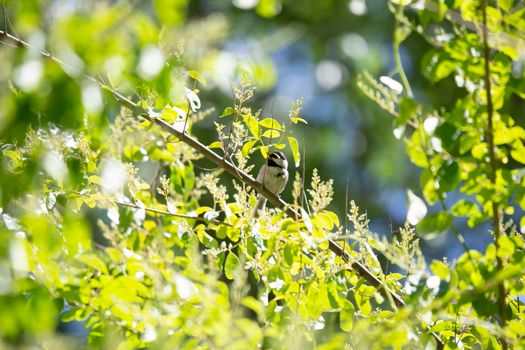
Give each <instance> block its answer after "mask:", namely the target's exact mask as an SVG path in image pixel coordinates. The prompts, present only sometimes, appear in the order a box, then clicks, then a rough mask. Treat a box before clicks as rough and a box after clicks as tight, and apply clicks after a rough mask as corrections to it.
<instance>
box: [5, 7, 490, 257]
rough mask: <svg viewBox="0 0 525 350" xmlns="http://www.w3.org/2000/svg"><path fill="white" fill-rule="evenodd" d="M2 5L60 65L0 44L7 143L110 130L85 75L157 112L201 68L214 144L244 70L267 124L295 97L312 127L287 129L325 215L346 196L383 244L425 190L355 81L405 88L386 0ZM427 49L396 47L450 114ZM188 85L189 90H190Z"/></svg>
mask: <svg viewBox="0 0 525 350" xmlns="http://www.w3.org/2000/svg"><path fill="white" fill-rule="evenodd" d="M6 8H7V10H8V14H9V19H10V23H6V20H5V19H2V22H3V24H2V28H8V30H9V31H10V32H11V33H13V34H15V35H19V36H20V37H21V38H24V39H25V40H26V41H28V42H29V43H30V44H31V45H32V46H34V47H35V48H37V49H43V50H48V51H49V52H51V53H53V54H54V55H56V56H57V57H59V58H60V59H61V60H63V61H64V62H66V66H65V69H63V68H61V67H60V66H59V65H58V64H56V63H55V62H52V61H50V60H47V59H45V58H43V57H42V56H41V55H40V54H39V53H38V52H37V51H35V50H17V49H14V48H12V47H10V46H11V45H12V44H3V45H0V80H1V81H0V138H1V139H3V140H4V141H9V142H16V140H21V139H22V138H23V137H24V135H25V132H26V131H27V127H28V126H29V125H32V127H33V128H38V125H47V123H54V124H57V125H60V126H61V127H65V128H77V127H78V126H79V125H82V124H84V125H88V124H89V126H90V127H91V128H100V134H101V135H103V134H104V133H105V132H107V131H103V130H107V125H108V123H109V122H110V121H111V120H112V119H113V118H114V117H115V115H116V114H117V112H118V108H117V105H116V104H115V103H113V101H112V100H111V97H110V96H109V95H104V93H103V92H102V91H101V90H100V89H99V88H98V87H97V86H96V85H94V84H93V83H92V82H90V81H89V80H88V79H86V78H84V77H83V76H82V73H83V72H85V73H87V74H90V75H94V76H96V77H100V78H101V79H104V81H106V82H107V83H109V84H111V85H112V86H114V87H116V88H117V89H118V90H119V91H121V92H124V93H125V94H126V95H128V96H131V97H132V98H134V99H135V100H136V99H137V96H138V95H141V96H145V95H154V97H155V100H156V101H157V107H159V108H160V107H163V106H164V105H165V104H167V103H171V102H172V101H173V99H177V98H180V97H177V96H176V94H175V91H178V90H177V88H176V87H177V86H178V84H180V81H181V80H185V79H186V78H187V77H185V76H184V72H185V70H186V69H187V70H195V71H199V72H200V73H201V75H202V77H203V78H204V80H205V81H206V85H205V86H204V85H203V84H198V83H197V84H196V85H195V87H196V88H198V89H199V90H200V92H199V96H200V99H201V101H202V105H203V110H208V112H209V113H210V117H209V118H207V119H205V120H203V121H201V122H199V123H198V124H196V125H195V126H194V129H193V133H194V134H195V135H197V136H198V138H199V139H201V140H203V141H204V142H206V143H211V142H212V141H213V140H215V139H216V132H215V130H214V126H213V121H214V120H216V116H218V115H220V114H221V113H222V111H223V109H224V108H225V107H227V106H232V105H233V102H232V98H233V97H232V90H231V86H230V83H231V82H237V81H238V80H239V77H240V75H241V74H243V73H247V74H248V75H249V76H251V77H252V78H253V80H254V83H255V86H256V94H255V97H254V99H252V100H251V101H250V103H249V106H250V107H252V108H254V109H259V108H262V112H261V113H262V116H264V117H275V118H276V119H277V120H278V121H285V120H287V113H288V110H289V108H290V104H291V103H292V102H293V101H295V100H298V99H302V100H303V106H304V109H303V113H302V117H303V118H304V119H306V120H307V121H308V125H307V126H303V125H298V126H296V127H295V128H294V130H293V132H294V135H295V136H296V137H297V139H298V140H299V142H300V147H301V148H300V151H301V153H303V152H304V154H305V159H303V162H302V164H301V166H303V164H304V165H305V167H306V169H305V170H306V174H307V178H309V176H310V175H311V173H312V170H313V169H314V168H317V169H318V170H319V173H320V175H321V177H322V178H323V179H329V178H332V179H333V180H334V190H335V198H334V201H333V203H332V205H331V207H330V209H331V210H333V211H335V212H336V213H337V214H339V215H340V217H342V215H343V213H344V211H345V198H346V197H348V199H353V200H354V201H355V202H356V203H357V205H358V206H359V207H360V209H361V211H363V212H366V213H367V214H368V217H369V219H370V220H371V230H372V231H374V232H377V233H380V234H384V235H388V236H390V235H391V233H392V231H395V230H396V229H397V228H398V227H399V226H403V225H404V222H405V219H406V212H407V206H406V190H407V189H411V190H413V191H414V192H415V193H416V194H420V184H419V174H420V172H419V170H418V169H417V168H416V167H415V166H413V165H412V164H411V163H410V162H409V160H408V157H407V155H406V154H405V150H404V145H403V142H402V141H400V140H397V139H396V138H395V137H394V135H393V132H392V130H393V120H392V117H391V116H390V115H389V114H388V113H386V112H384V111H383V110H381V109H380V108H379V107H377V106H376V104H375V103H374V102H373V101H371V100H370V99H368V98H367V97H366V96H365V95H364V94H363V93H362V92H361V91H360V90H359V89H358V88H357V85H356V78H357V74H358V73H359V72H362V71H364V70H367V71H369V72H370V73H371V74H372V75H373V76H375V77H379V76H383V75H386V76H391V77H392V78H393V79H397V80H399V79H398V77H397V76H396V74H395V66H394V61H393V53H392V40H393V30H394V18H393V15H392V14H391V13H390V11H389V10H388V7H387V5H386V3H385V2H383V1H372V0H368V1H366V0H323V1H318V0H303V1H286V0H156V1H140V0H135V1H132V0H127V1H116V0H115V1H110V0H98V1H80V0H77V1H75V0H45V1H44V0H24V1H7V2H6ZM429 48H430V46H429V45H428V44H427V43H426V42H425V41H424V40H423V39H422V38H420V37H417V36H415V35H413V36H411V37H410V38H409V39H408V40H407V41H406V42H405V43H404V44H403V46H402V50H401V57H402V60H403V65H404V67H405V70H406V73H407V75H408V79H409V81H410V82H411V85H412V88H413V90H414V94H415V96H416V98H417V99H419V100H422V101H424V102H427V103H432V104H435V106H440V105H445V106H450V105H451V104H452V103H453V101H454V100H455V98H456V97H457V96H454V94H453V90H451V89H447V81H446V80H445V81H444V82H443V83H440V85H439V86H436V85H430V84H429V83H428V81H427V80H426V79H425V78H424V77H423V75H422V74H420V62H421V59H422V56H423V54H424V53H425V52H426V51H427V50H428V49H429ZM183 67H184V69H183ZM64 70H65V74H64V73H63V71H64ZM188 80H189V79H186V82H187V83H188V84H189V85H188V86H191V85H192V84H195V82H194V81H191V82H188ZM86 121H87V122H86ZM96 130H99V129H96ZM96 130H92V131H94V132H95V133H96V132H97V131H96ZM288 156H289V157H290V158H291V154H290V153H289V152H288ZM256 157H259V154H258V153H254V156H252V158H256ZM253 161H254V162H256V163H258V164H259V163H260V162H261V159H253ZM202 165H203V166H206V164H205V163H204V162H203V164H202ZM291 167H292V165H291ZM290 170H292V172H293V171H294V170H295V169H290ZM296 170H297V171H302V168H299V169H296ZM2 185H3V186H4V184H2ZM347 188H348V193H347V191H346V190H347ZM289 189H290V187H289V188H288V191H285V193H284V194H283V197H284V199H285V200H286V199H290V193H289ZM452 196H454V194H452ZM3 200H4V202H5V201H6V200H7V197H6V195H5V194H4V198H3ZM432 210H433V209H432V208H430V210H429V211H430V212H432ZM457 225H458V228H459V230H460V231H461V232H462V233H463V234H464V236H465V238H466V241H467V244H468V245H469V247H471V248H475V249H482V248H483V247H484V245H485V244H486V243H487V242H488V241H489V240H490V237H489V236H488V234H487V228H488V227H483V226H482V227H478V228H477V229H476V230H472V229H469V228H467V227H466V224H465V222H463V221H458V222H457ZM423 248H424V252H425V255H426V257H427V259H432V258H441V257H443V256H448V257H449V258H455V257H457V256H459V255H460V254H461V253H462V248H461V247H460V245H459V244H458V242H457V239H456V238H455V237H454V236H453V234H451V233H447V234H446V235H442V236H440V237H439V238H437V239H434V240H429V241H425V242H423Z"/></svg>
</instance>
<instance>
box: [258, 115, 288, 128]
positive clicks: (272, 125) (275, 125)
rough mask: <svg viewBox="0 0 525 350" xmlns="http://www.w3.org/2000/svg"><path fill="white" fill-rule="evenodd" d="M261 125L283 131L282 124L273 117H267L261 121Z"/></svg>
mask: <svg viewBox="0 0 525 350" xmlns="http://www.w3.org/2000/svg"><path fill="white" fill-rule="evenodd" d="M259 125H260V126H263V127H265V128H268V129H273V130H281V131H283V128H282V126H281V124H279V122H278V121H277V120H275V119H273V118H265V119H263V120H261V121H260V122H259Z"/></svg>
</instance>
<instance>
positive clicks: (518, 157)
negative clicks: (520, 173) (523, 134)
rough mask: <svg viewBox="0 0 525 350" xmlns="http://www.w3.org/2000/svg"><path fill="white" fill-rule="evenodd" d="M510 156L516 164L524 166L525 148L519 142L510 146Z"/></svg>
mask: <svg viewBox="0 0 525 350" xmlns="http://www.w3.org/2000/svg"><path fill="white" fill-rule="evenodd" d="M510 156H511V157H512V158H513V159H514V160H515V161H517V162H519V163H521V164H525V146H523V143H522V142H521V140H519V141H516V142H514V143H513V145H512V150H511V151H510Z"/></svg>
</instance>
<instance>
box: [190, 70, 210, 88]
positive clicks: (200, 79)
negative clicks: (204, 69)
mask: <svg viewBox="0 0 525 350" xmlns="http://www.w3.org/2000/svg"><path fill="white" fill-rule="evenodd" d="M186 73H188V75H189V76H190V77H192V78H193V79H195V80H197V81H198V82H199V83H201V84H202V85H203V86H206V79H204V77H203V76H202V74H201V73H199V72H197V71H196V70H189V71H187V72H186Z"/></svg>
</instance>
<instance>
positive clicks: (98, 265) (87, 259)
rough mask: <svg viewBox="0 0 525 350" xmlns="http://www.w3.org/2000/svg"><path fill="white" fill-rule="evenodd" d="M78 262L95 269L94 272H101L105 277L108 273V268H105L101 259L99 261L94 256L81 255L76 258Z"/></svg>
mask: <svg viewBox="0 0 525 350" xmlns="http://www.w3.org/2000/svg"><path fill="white" fill-rule="evenodd" d="M78 260H80V261H82V262H83V263H85V264H87V265H88V266H91V267H93V268H95V269H96V270H99V271H101V272H103V273H104V274H106V275H107V274H108V273H109V271H108V268H107V267H106V264H105V263H104V261H102V259H100V258H99V257H98V256H96V255H94V254H84V255H81V256H79V257H78Z"/></svg>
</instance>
